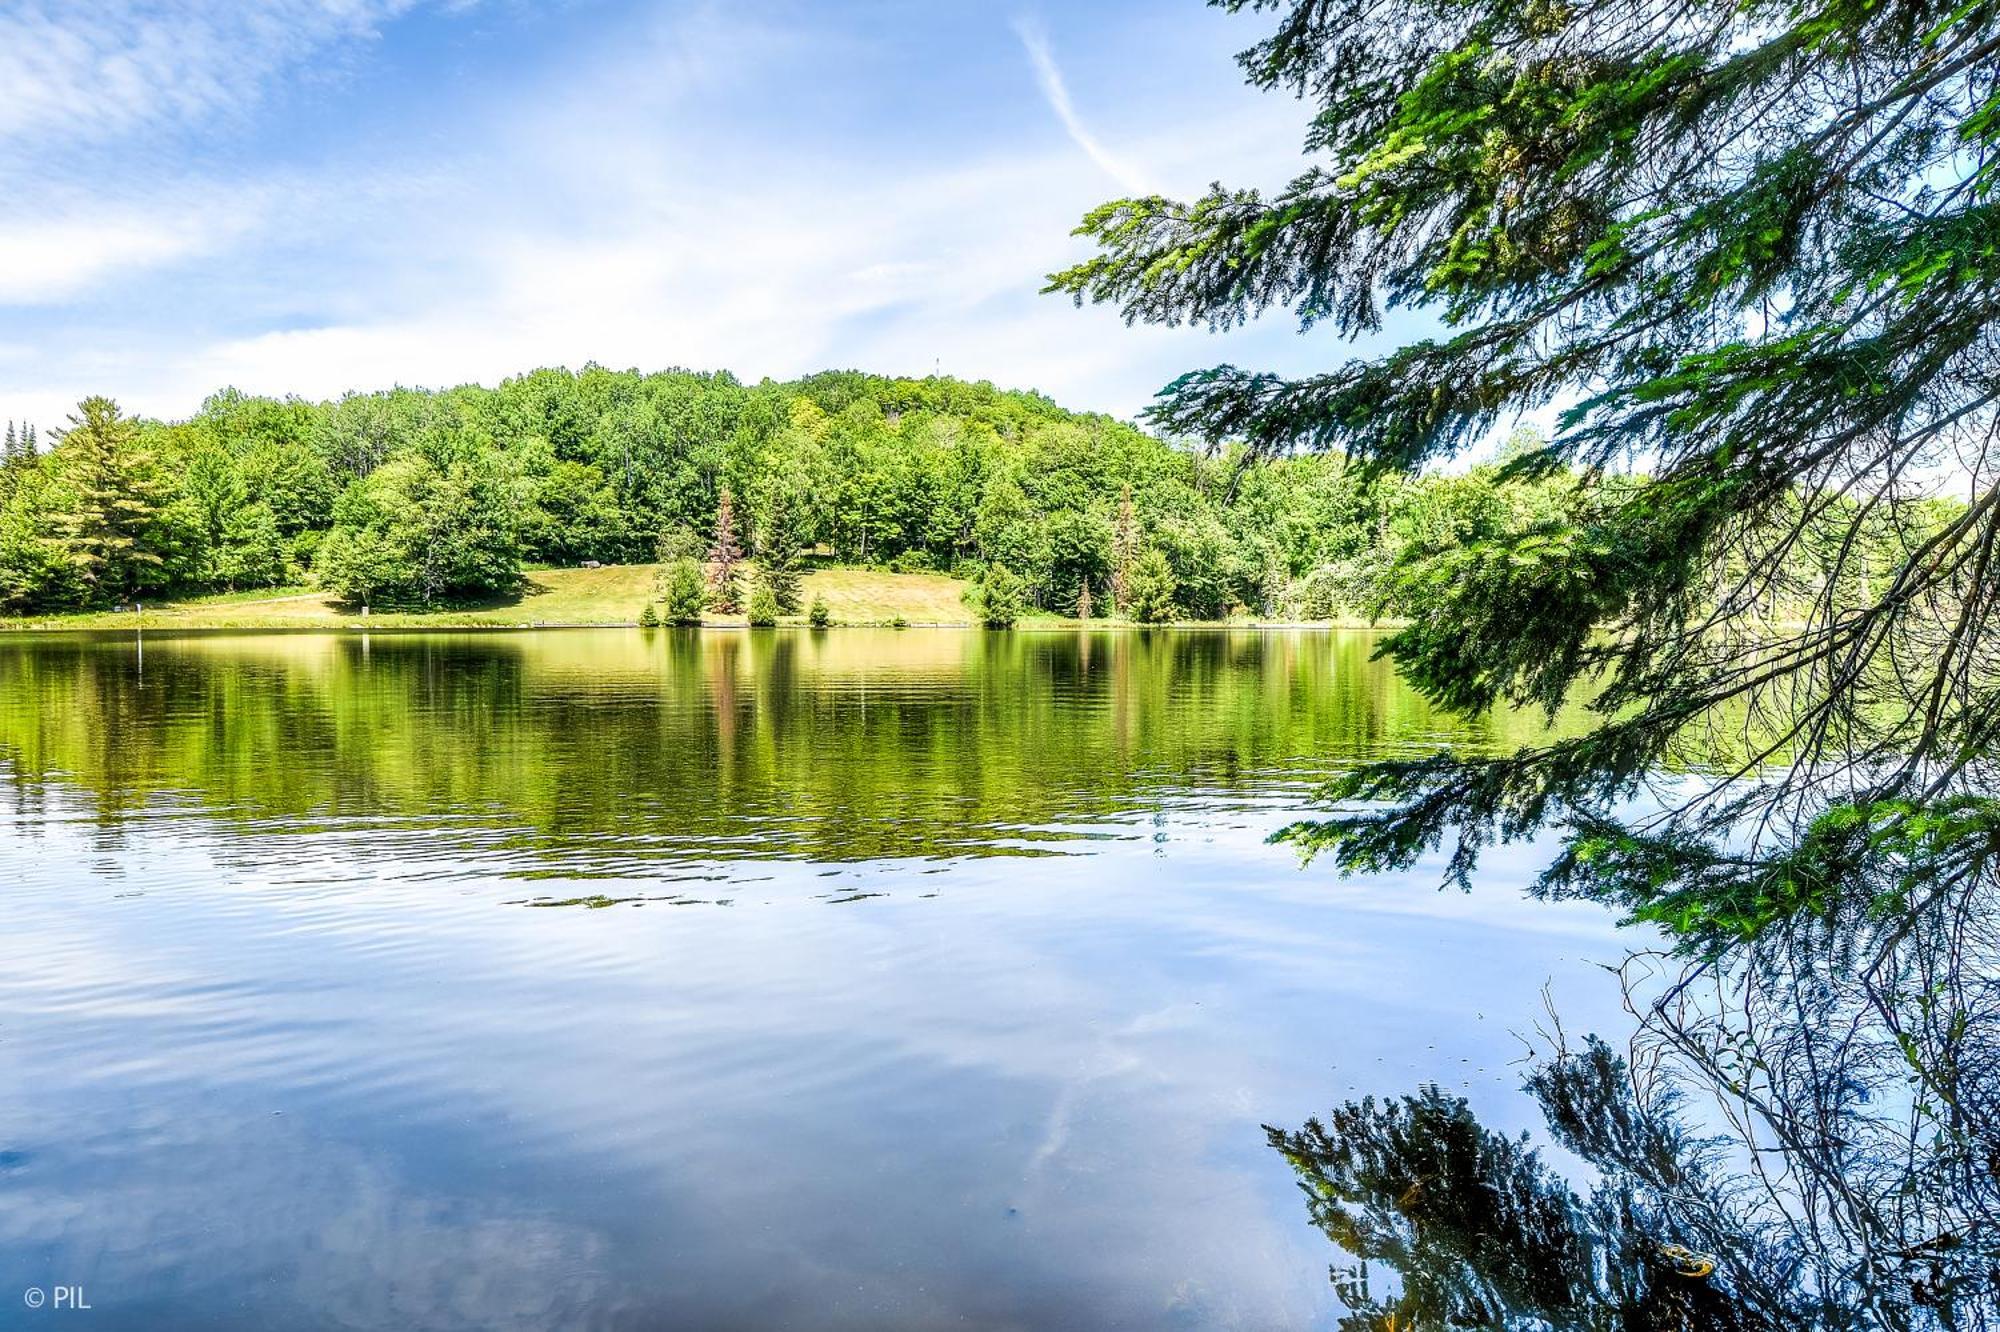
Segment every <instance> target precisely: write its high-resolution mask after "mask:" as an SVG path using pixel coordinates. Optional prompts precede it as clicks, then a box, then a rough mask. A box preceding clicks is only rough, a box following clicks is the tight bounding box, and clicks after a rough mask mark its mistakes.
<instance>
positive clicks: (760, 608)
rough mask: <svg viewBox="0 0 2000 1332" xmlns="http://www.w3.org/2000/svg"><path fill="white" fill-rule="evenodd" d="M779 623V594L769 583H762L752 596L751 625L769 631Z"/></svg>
mask: <svg viewBox="0 0 2000 1332" xmlns="http://www.w3.org/2000/svg"><path fill="white" fill-rule="evenodd" d="M777 622H778V594H777V593H775V592H773V591H772V590H771V585H770V584H769V583H764V582H760V583H758V584H757V590H756V591H754V592H752V593H751V594H750V623H751V624H752V625H754V626H755V627H757V628H759V629H769V628H770V627H771V626H773V625H775V624H776V623H777Z"/></svg>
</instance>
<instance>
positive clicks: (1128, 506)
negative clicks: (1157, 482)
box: [1111, 485, 1140, 615]
mask: <svg viewBox="0 0 2000 1332" xmlns="http://www.w3.org/2000/svg"><path fill="white" fill-rule="evenodd" d="M1139 548H1140V540H1139V514H1138V511H1137V510H1136V509H1135V508H1134V507H1133V505H1132V487H1131V486H1129V485H1128V486H1126V487H1125V488H1124V489H1123V490H1122V491H1121V492H1120V493H1119V496H1118V521H1117V522H1116V523H1115V524H1113V526H1112V529H1111V609H1112V611H1113V612H1114V613H1115V614H1118V615H1130V614H1131V613H1132V566H1133V565H1134V564H1136V563H1137V562H1138V559H1139Z"/></svg>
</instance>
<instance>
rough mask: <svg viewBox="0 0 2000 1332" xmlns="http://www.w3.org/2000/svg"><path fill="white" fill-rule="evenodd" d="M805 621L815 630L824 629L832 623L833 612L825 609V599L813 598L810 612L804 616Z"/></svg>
mask: <svg viewBox="0 0 2000 1332" xmlns="http://www.w3.org/2000/svg"><path fill="white" fill-rule="evenodd" d="M806 620H807V622H808V623H810V624H811V625H812V627H813V628H815V629H824V628H826V627H827V626H828V625H830V624H832V623H833V612H832V611H830V610H828V609H827V608H826V598H825V597H814V598H813V604H812V611H811V612H810V613H809V614H808V615H807V616H806Z"/></svg>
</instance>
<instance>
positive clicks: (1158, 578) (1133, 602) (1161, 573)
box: [1126, 548, 1179, 624]
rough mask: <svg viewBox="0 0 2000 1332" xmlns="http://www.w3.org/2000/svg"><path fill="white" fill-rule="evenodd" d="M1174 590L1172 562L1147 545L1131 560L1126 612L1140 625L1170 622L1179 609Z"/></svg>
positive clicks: (1175, 587)
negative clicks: (1144, 550) (1139, 554)
mask: <svg viewBox="0 0 2000 1332" xmlns="http://www.w3.org/2000/svg"><path fill="white" fill-rule="evenodd" d="M1177 591H1178V584H1177V583H1176V582H1175V581H1174V567H1173V565H1171V564H1169V563H1168V562H1167V557H1166V555H1165V554H1163V553H1162V552H1160V551H1159V550H1156V549H1150V548H1149V549H1148V550H1147V551H1146V552H1145V553H1144V554H1142V555H1141V556H1139V558H1138V559H1136V560H1134V561H1133V562H1132V574H1131V577H1130V579H1129V585H1128V588H1127V595H1128V597H1129V598H1130V600H1129V602H1128V603H1127V610H1126V614H1128V615H1130V616H1131V617H1132V618H1133V619H1135V620H1137V621H1138V622H1139V623H1140V624H1171V623H1172V622H1173V620H1174V617H1175V615H1176V614H1177V613H1178V611H1179V607H1178V606H1177V605H1176V604H1175V601H1174V598H1175V595H1176V593H1177Z"/></svg>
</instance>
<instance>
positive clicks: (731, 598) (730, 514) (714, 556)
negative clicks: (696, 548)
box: [708, 488, 743, 614]
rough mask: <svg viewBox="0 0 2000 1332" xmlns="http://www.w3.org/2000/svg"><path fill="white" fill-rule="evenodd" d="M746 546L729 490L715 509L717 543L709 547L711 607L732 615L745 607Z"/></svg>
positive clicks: (714, 542)
mask: <svg viewBox="0 0 2000 1332" xmlns="http://www.w3.org/2000/svg"><path fill="white" fill-rule="evenodd" d="M742 563H743V547H742V546H741V545H739V544H737V540H736V504H735V501H734V500H733V499H731V498H730V495H729V491H728V490H727V489H726V488H725V489H724V490H723V492H722V497H721V499H720V500H718V501H717V502H716V506H715V540H714V541H713V542H712V543H711V544H710V545H709V548H708V604H709V605H710V606H712V607H713V608H714V609H716V610H719V611H721V612H723V613H724V614H730V613H733V612H735V611H738V610H741V609H742V608H743V587H742V574H741V571H740V570H739V569H738V567H737V566H738V565H740V564H742Z"/></svg>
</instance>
